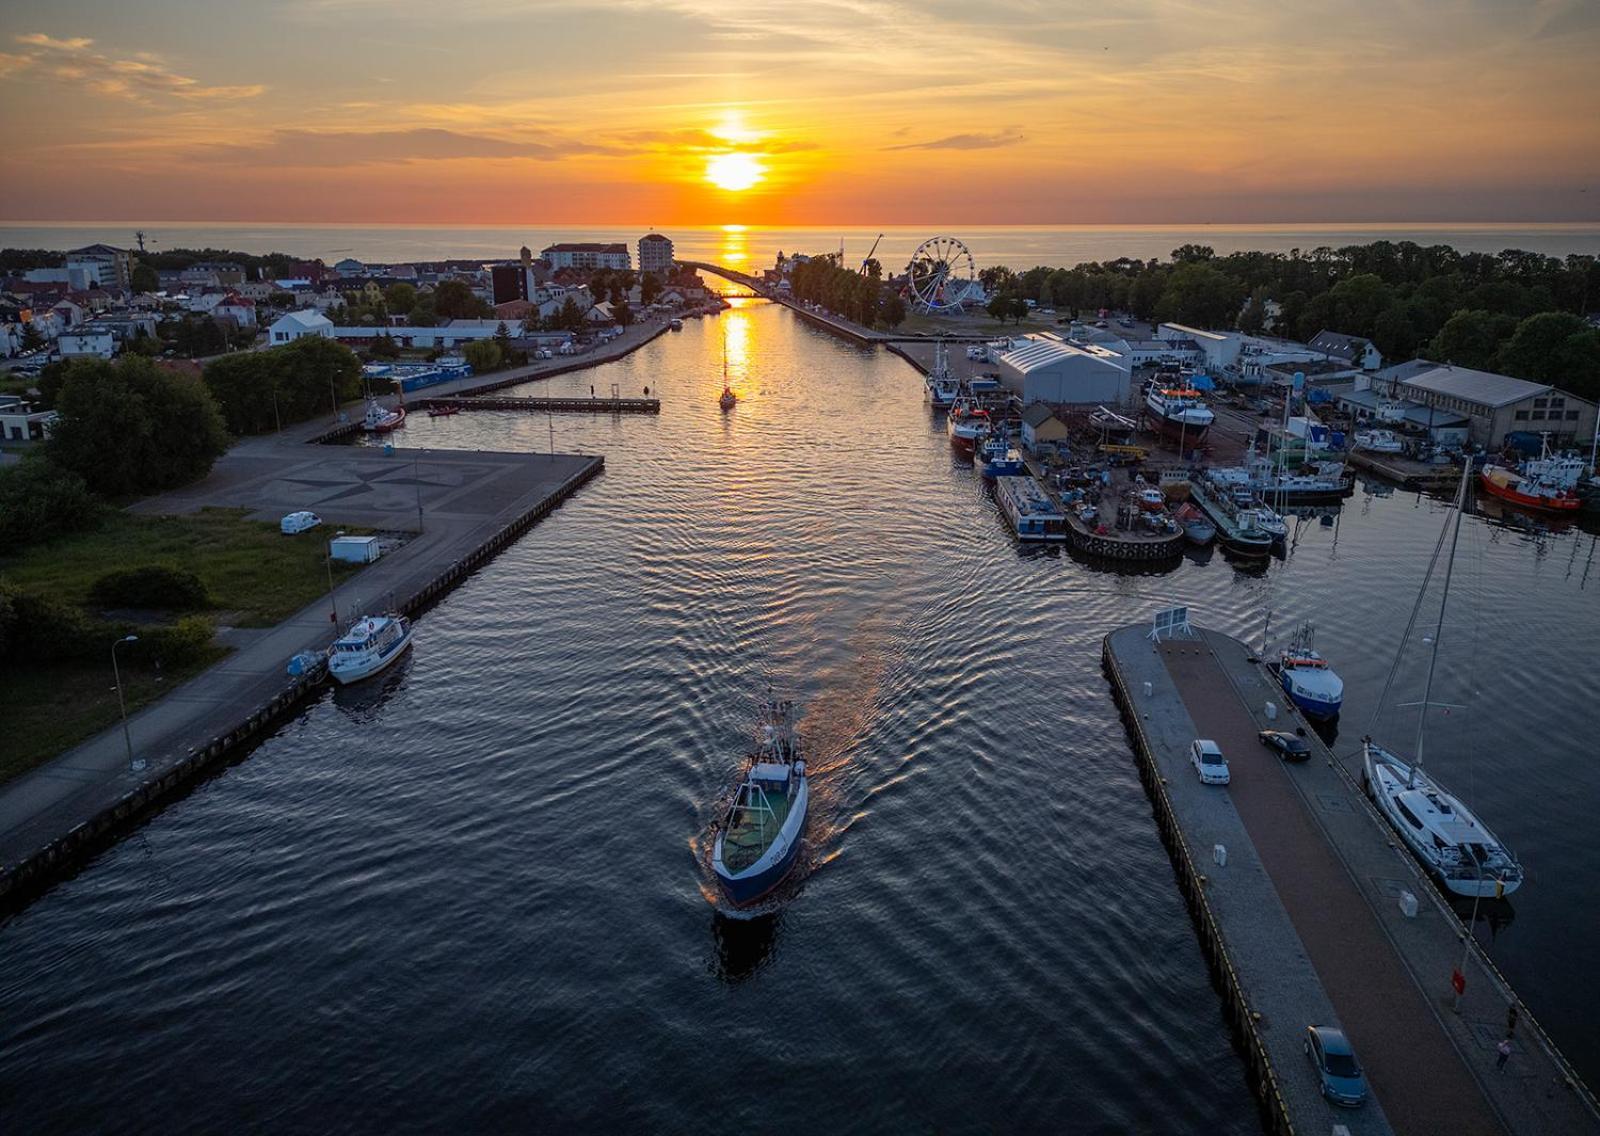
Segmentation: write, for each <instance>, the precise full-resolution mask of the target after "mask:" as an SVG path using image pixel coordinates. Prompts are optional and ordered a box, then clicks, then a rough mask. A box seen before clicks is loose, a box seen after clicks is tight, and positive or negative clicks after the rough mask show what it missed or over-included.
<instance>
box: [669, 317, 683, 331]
mask: <svg viewBox="0 0 1600 1136" xmlns="http://www.w3.org/2000/svg"><path fill="white" fill-rule="evenodd" d="M667 326H668V327H670V328H671V329H672V330H673V331H682V330H683V321H682V320H681V319H677V318H673V319H669V320H668V321H667Z"/></svg>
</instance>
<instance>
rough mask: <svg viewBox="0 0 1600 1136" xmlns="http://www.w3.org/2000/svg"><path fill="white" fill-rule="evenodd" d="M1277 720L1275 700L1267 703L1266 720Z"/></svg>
mask: <svg viewBox="0 0 1600 1136" xmlns="http://www.w3.org/2000/svg"><path fill="white" fill-rule="evenodd" d="M1277 720H1278V704H1277V703H1276V702H1269V703H1267V721H1269V722H1276V721H1277Z"/></svg>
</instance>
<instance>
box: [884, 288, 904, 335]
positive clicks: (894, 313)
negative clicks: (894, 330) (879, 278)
mask: <svg viewBox="0 0 1600 1136" xmlns="http://www.w3.org/2000/svg"><path fill="white" fill-rule="evenodd" d="M878 318H879V319H880V320H882V321H883V323H884V326H886V327H899V326H900V325H901V324H902V323H904V322H905V319H906V302H905V301H904V300H902V299H901V298H900V295H899V293H897V292H891V293H890V294H889V295H887V296H885V297H884V300H883V304H882V305H881V306H880V307H879V308H878Z"/></svg>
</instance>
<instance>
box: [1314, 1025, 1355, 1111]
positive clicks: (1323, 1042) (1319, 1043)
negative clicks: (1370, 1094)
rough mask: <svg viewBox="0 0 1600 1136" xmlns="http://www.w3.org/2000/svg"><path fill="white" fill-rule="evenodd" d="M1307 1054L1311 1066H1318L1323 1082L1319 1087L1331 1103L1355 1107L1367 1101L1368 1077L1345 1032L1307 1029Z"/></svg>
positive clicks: (1333, 1028)
mask: <svg viewBox="0 0 1600 1136" xmlns="http://www.w3.org/2000/svg"><path fill="white" fill-rule="evenodd" d="M1305 1051H1306V1056H1307V1057H1309V1058H1311V1064H1312V1065H1314V1066H1316V1069H1317V1078H1318V1080H1319V1081H1320V1082H1321V1083H1320V1084H1319V1085H1318V1088H1319V1089H1320V1090H1321V1091H1322V1095H1323V1097H1324V1098H1325V1099H1327V1100H1328V1101H1329V1102H1330V1103H1332V1104H1336V1105H1340V1106H1342V1107H1344V1108H1355V1107H1357V1106H1358V1105H1360V1104H1361V1103H1362V1102H1364V1101H1365V1100H1366V1099H1367V1078H1366V1077H1365V1076H1364V1075H1363V1074H1362V1072H1361V1063H1360V1062H1359V1061H1357V1060H1356V1055H1355V1051H1354V1050H1353V1049H1351V1048H1350V1042H1349V1041H1347V1040H1346V1039H1345V1036H1344V1031H1343V1030H1341V1029H1337V1028H1335V1027H1334V1026H1307V1027H1306V1040H1305Z"/></svg>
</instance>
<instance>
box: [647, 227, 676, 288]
mask: <svg viewBox="0 0 1600 1136" xmlns="http://www.w3.org/2000/svg"><path fill="white" fill-rule="evenodd" d="M639 271H640V272H654V273H655V274H656V275H657V276H659V277H661V278H662V279H663V280H665V279H666V277H667V273H669V272H671V271H672V241H671V240H669V239H668V238H666V237H664V236H662V235H661V234H660V233H646V234H645V235H644V236H642V237H640V238H639Z"/></svg>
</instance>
